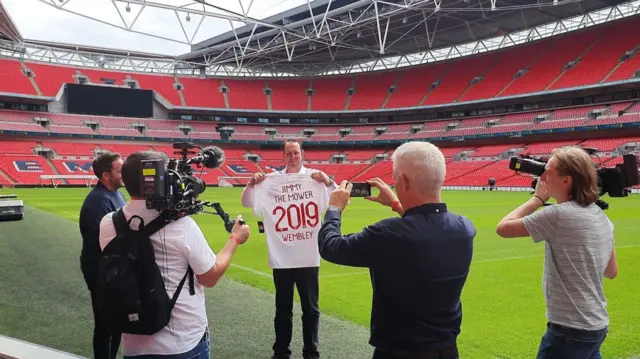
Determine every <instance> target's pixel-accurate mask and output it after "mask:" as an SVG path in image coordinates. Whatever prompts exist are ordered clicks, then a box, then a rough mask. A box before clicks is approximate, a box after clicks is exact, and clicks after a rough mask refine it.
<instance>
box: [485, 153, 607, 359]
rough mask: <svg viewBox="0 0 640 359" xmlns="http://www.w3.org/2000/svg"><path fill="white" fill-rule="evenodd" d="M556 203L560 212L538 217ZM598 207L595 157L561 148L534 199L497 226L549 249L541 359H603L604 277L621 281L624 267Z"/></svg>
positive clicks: (501, 232)
mask: <svg viewBox="0 0 640 359" xmlns="http://www.w3.org/2000/svg"><path fill="white" fill-rule="evenodd" d="M550 197H553V198H555V199H556V203H557V204H556V205H553V206H548V207H545V208H543V209H542V210H540V211H537V212H536V210H537V209H538V208H540V207H541V206H543V205H544V204H546V203H547V201H548V200H549V198H550ZM597 200H598V176H597V172H596V167H595V164H594V163H593V161H592V159H591V157H590V156H589V155H588V154H587V153H586V152H585V151H584V150H582V149H580V148H577V147H562V148H558V149H555V150H554V151H553V153H552V156H551V159H550V160H549V161H548V162H547V164H546V167H545V172H544V173H543V174H542V176H541V177H540V179H539V180H538V183H537V185H536V189H535V195H534V196H533V197H531V198H530V199H529V200H528V201H527V202H525V203H524V204H523V205H521V206H520V207H518V208H516V209H515V210H514V211H513V212H511V213H509V214H508V215H507V216H506V217H504V218H503V219H502V220H501V221H500V223H499V224H498V227H497V233H498V234H499V235H500V236H501V237H504V238H514V237H528V236H530V237H531V238H532V239H533V241H534V242H536V243H538V242H540V241H545V258H544V279H543V285H544V293H545V301H546V306H547V319H548V323H547V331H546V333H545V334H544V336H543V337H542V342H541V343H540V348H539V351H538V358H571V359H573V358H575V359H599V358H601V355H600V346H601V345H602V343H603V341H604V339H605V337H606V335H607V331H608V325H609V316H608V313H607V309H606V306H607V301H606V298H605V295H604V291H603V289H602V286H603V283H602V282H603V276H604V277H607V278H609V279H613V278H615V277H616V275H617V273H618V263H617V261H616V252H615V249H614V238H613V224H612V223H611V221H610V220H609V218H607V215H606V214H605V213H604V212H603V211H602V209H600V207H598V206H597V205H596V204H595V202H596V201H597ZM534 212H535V213H534Z"/></svg>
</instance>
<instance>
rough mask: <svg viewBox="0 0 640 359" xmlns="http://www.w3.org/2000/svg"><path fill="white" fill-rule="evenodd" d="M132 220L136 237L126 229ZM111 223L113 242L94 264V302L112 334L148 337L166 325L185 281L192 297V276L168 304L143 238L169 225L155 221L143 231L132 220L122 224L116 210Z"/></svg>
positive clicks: (150, 250)
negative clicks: (95, 266)
mask: <svg viewBox="0 0 640 359" xmlns="http://www.w3.org/2000/svg"><path fill="white" fill-rule="evenodd" d="M134 218H138V219H139V221H140V227H139V228H138V230H137V231H136V230H132V229H131V228H130V227H129V225H130V223H131V221H132V220H133V219H134ZM113 223H114V225H115V228H116V237H115V238H114V239H113V240H111V242H109V244H108V245H107V246H106V247H105V248H104V250H103V252H102V257H101V259H100V261H99V262H98V274H97V277H96V290H97V293H96V294H97V295H96V296H95V298H96V300H97V302H98V303H97V304H98V305H97V306H98V308H99V310H100V315H101V316H102V319H103V321H104V322H105V324H106V325H107V326H108V327H109V329H110V330H111V331H113V332H120V333H129V334H141V335H151V334H154V333H156V332H158V331H159V330H160V329H162V328H164V327H165V326H167V324H169V320H170V319H171V311H172V310H173V307H174V305H175V304H176V301H177V300H178V296H179V295H180V292H181V291H182V287H183V286H184V283H185V281H186V279H187V277H189V292H190V294H191V295H194V294H195V289H194V282H193V270H192V269H191V267H189V268H188V269H187V273H186V274H185V275H184V278H182V281H180V285H179V286H178V289H177V290H176V292H175V294H174V295H173V298H170V297H169V295H168V294H167V290H166V289H165V286H164V280H163V279H162V275H161V273H160V269H159V268H158V265H157V263H156V258H155V252H154V250H153V245H152V243H151V239H150V238H149V237H150V236H151V235H152V234H153V233H155V232H157V231H159V230H160V229H162V228H163V227H164V226H166V225H167V224H169V222H167V221H166V220H165V219H163V218H162V217H158V218H156V219H154V220H153V221H151V222H150V223H149V224H147V225H144V221H143V220H142V218H140V217H138V216H133V217H131V218H130V219H129V221H127V219H126V218H125V216H124V213H123V212H122V209H120V210H118V211H117V212H116V213H114V215H113Z"/></svg>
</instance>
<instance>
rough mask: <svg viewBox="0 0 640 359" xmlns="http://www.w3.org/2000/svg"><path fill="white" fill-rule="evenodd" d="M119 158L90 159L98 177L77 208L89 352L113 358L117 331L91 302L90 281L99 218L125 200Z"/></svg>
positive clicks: (97, 246)
mask: <svg viewBox="0 0 640 359" xmlns="http://www.w3.org/2000/svg"><path fill="white" fill-rule="evenodd" d="M122 164H123V161H122V158H121V157H120V155H119V154H117V153H103V154H101V155H100V156H98V157H97V158H96V159H95V160H94V161H93V173H94V174H95V175H96V177H98V184H97V185H96V186H95V187H94V188H93V189H92V190H91V192H89V194H88V195H87V197H86V198H85V200H84V203H83V204H82V208H81V209H80V220H79V222H80V233H81V235H82V252H81V254H80V269H81V270H82V274H83V275H84V280H85V282H86V283H87V287H88V288H89V292H90V293H91V304H92V307H93V316H94V322H95V328H94V332H93V353H94V358H95V359H113V358H115V357H116V354H117V353H118V347H119V346H120V333H110V332H109V331H108V330H107V329H106V328H105V325H104V323H102V320H100V315H99V310H98V308H96V305H95V298H94V287H93V285H94V280H95V275H96V271H97V267H98V261H99V260H100V256H101V253H102V251H101V249H100V239H99V235H100V221H101V220H102V217H104V216H105V215H106V214H107V213H111V212H114V211H117V210H118V209H119V208H120V207H122V206H124V205H125V204H126V203H127V201H126V200H125V199H124V196H123V195H122V193H120V192H119V191H118V189H119V188H122V187H123V186H124V183H123V182H122Z"/></svg>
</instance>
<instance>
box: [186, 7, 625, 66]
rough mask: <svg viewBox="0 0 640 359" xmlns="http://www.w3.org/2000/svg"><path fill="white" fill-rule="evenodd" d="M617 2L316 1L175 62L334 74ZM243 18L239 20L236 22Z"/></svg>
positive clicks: (197, 47) (250, 24)
mask: <svg viewBox="0 0 640 359" xmlns="http://www.w3.org/2000/svg"><path fill="white" fill-rule="evenodd" d="M621 2H623V1H621V0H577V1H573V0H565V1H558V0H536V1H531V0H474V1H471V0H453V1H451V0H447V1H442V0H385V1H382V0H315V1H307V3H305V4H303V5H300V6H298V7H296V8H293V9H291V10H288V11H285V12H284V13H281V14H277V15H275V16H271V17H269V18H266V19H264V20H258V19H252V18H247V20H246V21H245V23H246V25H244V26H242V27H240V28H236V29H233V30H232V31H228V32H227V33H224V34H221V35H218V36H215V37H212V38H210V39H208V40H205V41H202V42H200V43H197V44H194V45H193V46H192V50H194V51H192V52H191V53H189V54H186V55H183V56H180V57H179V58H180V59H185V60H191V61H207V60H209V59H211V58H214V59H216V61H217V63H228V64H235V65H236V66H241V65H243V66H248V67H254V68H257V67H267V68H271V69H272V70H275V71H287V70H290V69H291V68H298V69H299V70H301V71H304V70H305V69H310V68H311V67H315V68H319V67H331V66H332V65H333V66H334V67H340V63H343V64H349V63H358V62H362V61H363V60H365V61H370V60H372V59H373V60H375V59H378V58H384V57H388V56H390V55H395V56H402V55H405V54H411V53H419V52H424V51H427V50H430V49H438V48H444V47H450V46H454V45H459V44H463V43H468V42H472V41H475V40H479V39H487V38H491V37H495V36H500V35H505V34H508V33H513V32H517V31H520V30H523V29H529V28H532V27H535V26H538V25H542V24H546V23H554V22H558V21H560V20H563V19H566V18H569V17H572V16H575V15H581V14H585V13H587V12H590V11H593V10H597V9H601V8H604V7H607V6H611V5H616V4H618V3H621ZM239 15H243V14H239Z"/></svg>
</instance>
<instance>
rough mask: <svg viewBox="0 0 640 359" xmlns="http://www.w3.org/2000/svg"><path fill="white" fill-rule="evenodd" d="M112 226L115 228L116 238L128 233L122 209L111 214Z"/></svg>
mask: <svg viewBox="0 0 640 359" xmlns="http://www.w3.org/2000/svg"><path fill="white" fill-rule="evenodd" d="M112 218H113V225H114V227H115V228H116V236H117V237H124V236H126V235H127V233H128V232H129V222H127V218H126V217H125V216H124V211H123V210H122V208H120V209H119V210H117V211H116V213H114V214H113V217H112Z"/></svg>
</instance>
